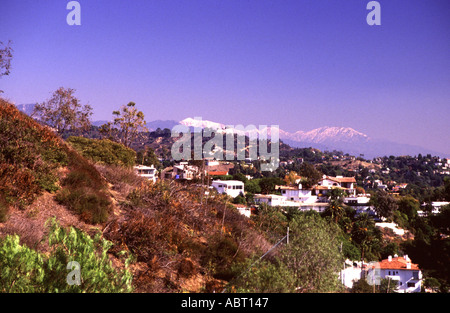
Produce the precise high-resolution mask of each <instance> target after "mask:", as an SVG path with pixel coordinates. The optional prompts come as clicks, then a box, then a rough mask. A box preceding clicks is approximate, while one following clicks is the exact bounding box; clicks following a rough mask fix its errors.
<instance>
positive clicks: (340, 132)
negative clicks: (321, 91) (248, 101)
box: [179, 118, 445, 158]
mask: <svg viewBox="0 0 450 313" xmlns="http://www.w3.org/2000/svg"><path fill="white" fill-rule="evenodd" d="M179 123H180V124H182V125H185V126H189V127H199V128H212V129H221V130H224V129H225V128H226V125H224V124H221V123H216V122H212V121H207V120H196V119H193V118H186V119H184V120H182V121H180V122H179ZM255 131H256V132H260V131H261V130H255ZM263 131H265V130H264V129H263ZM236 133H239V132H236ZM269 137H270V128H269ZM279 138H280V139H281V140H282V141H283V142H284V143H286V144H288V145H290V146H291V147H295V148H307V147H313V148H317V149H320V150H322V151H325V150H328V151H333V150H338V151H343V152H344V153H349V154H351V155H355V156H358V155H360V154H363V155H364V156H365V158H374V157H379V156H385V155H412V156H413V155H418V154H419V153H422V154H424V153H430V154H432V155H439V156H445V153H439V152H436V151H431V150H430V149H426V148H423V147H418V146H414V145H409V144H402V143H395V142H391V141H388V140H381V139H373V138H370V137H369V136H368V135H366V134H364V133H361V132H359V131H357V130H354V129H353V128H350V127H328V126H325V127H320V128H316V129H313V130H310V131H303V130H299V131H296V132H293V133H291V132H287V131H284V130H282V129H279Z"/></svg>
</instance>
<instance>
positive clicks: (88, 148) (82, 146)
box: [67, 137, 136, 166]
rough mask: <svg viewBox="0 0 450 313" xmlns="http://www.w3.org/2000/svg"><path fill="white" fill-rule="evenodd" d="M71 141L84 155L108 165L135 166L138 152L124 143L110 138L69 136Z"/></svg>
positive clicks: (68, 140)
mask: <svg viewBox="0 0 450 313" xmlns="http://www.w3.org/2000/svg"><path fill="white" fill-rule="evenodd" d="M67 142H69V143H70V144H71V145H72V146H73V147H74V148H75V149H76V150H77V151H78V152H80V153H81V154H82V155H83V156H84V157H86V158H88V159H90V160H92V161H94V162H97V163H100V164H108V165H121V166H133V165H134V164H135V158H136V152H135V151H134V150H132V149H130V148H127V147H125V146H124V145H122V144H120V143H117V142H113V141H111V140H108V139H89V138H84V137H69V138H67Z"/></svg>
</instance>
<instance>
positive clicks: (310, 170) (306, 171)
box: [300, 162, 322, 188]
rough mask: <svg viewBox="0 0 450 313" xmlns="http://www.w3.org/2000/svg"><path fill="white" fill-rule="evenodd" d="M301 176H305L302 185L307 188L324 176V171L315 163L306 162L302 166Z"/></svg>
mask: <svg viewBox="0 0 450 313" xmlns="http://www.w3.org/2000/svg"><path fill="white" fill-rule="evenodd" d="M300 176H302V178H305V179H303V180H302V185H303V186H304V187H305V188H311V187H312V186H314V185H315V184H317V183H318V182H319V180H320V179H321V178H322V173H321V172H319V171H318V170H317V169H316V168H315V167H314V165H312V164H310V163H307V162H305V163H303V164H302V165H301V167H300Z"/></svg>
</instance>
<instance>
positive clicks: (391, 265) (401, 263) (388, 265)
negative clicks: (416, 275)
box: [377, 257, 420, 270]
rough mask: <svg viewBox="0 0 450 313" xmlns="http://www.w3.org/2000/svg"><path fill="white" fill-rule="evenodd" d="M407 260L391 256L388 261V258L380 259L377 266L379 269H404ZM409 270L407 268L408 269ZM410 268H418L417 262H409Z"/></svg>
mask: <svg viewBox="0 0 450 313" xmlns="http://www.w3.org/2000/svg"><path fill="white" fill-rule="evenodd" d="M409 262H411V260H409ZM406 263H407V261H406V260H405V259H404V258H403V257H398V258H392V261H390V262H389V260H388V259H386V260H382V261H381V262H378V264H377V265H378V266H377V267H379V268H381V269H392V270H406V269H407V268H406ZM408 270H409V269H408ZM410 270H420V269H419V266H418V265H417V264H414V263H411V268H410Z"/></svg>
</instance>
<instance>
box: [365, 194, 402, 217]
mask: <svg viewBox="0 0 450 313" xmlns="http://www.w3.org/2000/svg"><path fill="white" fill-rule="evenodd" d="M370 201H371V203H372V204H373V206H374V207H375V212H377V214H378V216H380V217H385V218H387V219H390V218H391V217H392V215H393V213H394V211H396V210H397V209H398V204H397V201H396V200H395V199H394V197H393V196H391V195H390V194H389V193H387V192H386V191H384V190H378V191H377V192H376V193H375V194H374V195H373V196H372V197H371V200H370Z"/></svg>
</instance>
